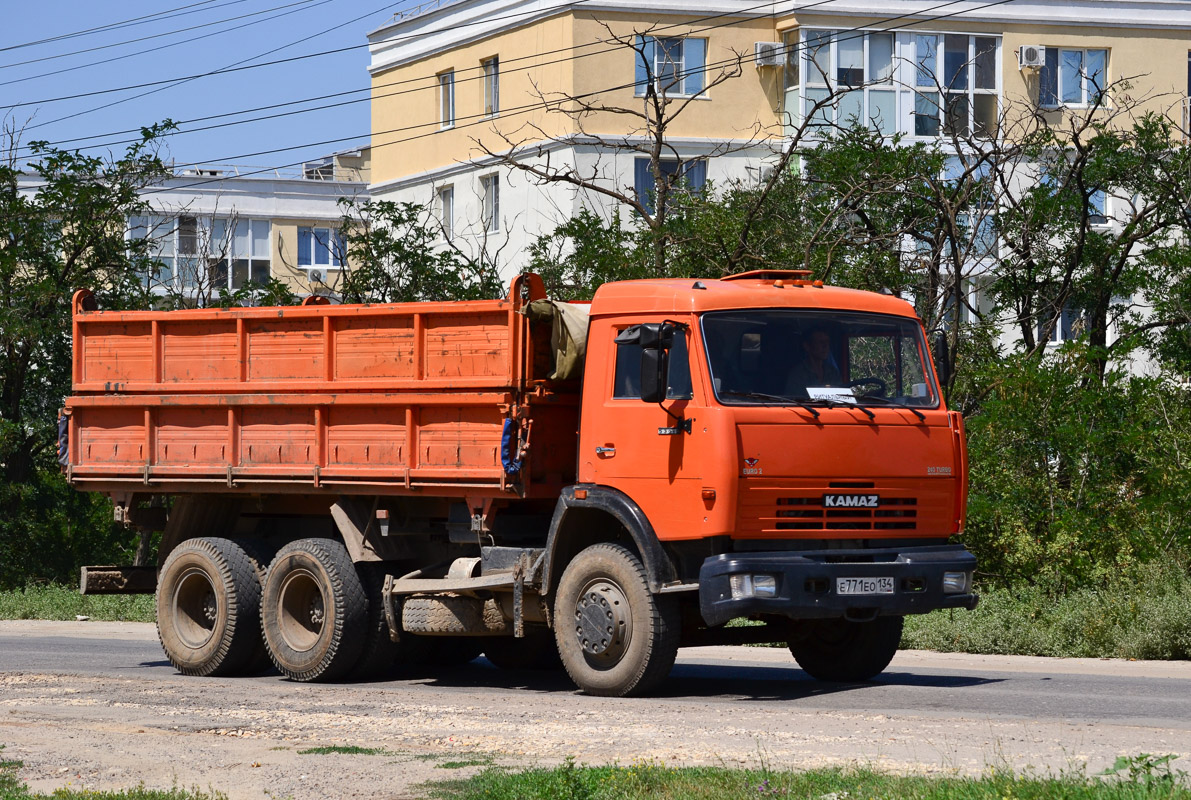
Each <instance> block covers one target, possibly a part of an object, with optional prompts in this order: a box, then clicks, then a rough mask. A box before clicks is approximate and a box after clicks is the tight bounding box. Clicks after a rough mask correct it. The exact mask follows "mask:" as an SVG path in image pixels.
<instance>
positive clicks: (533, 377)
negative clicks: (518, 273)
mask: <svg viewBox="0 0 1191 800" xmlns="http://www.w3.org/2000/svg"><path fill="white" fill-rule="evenodd" d="M543 295H544V291H543V289H542V285H541V281H540V279H539V278H537V276H525V277H521V278H518V279H517V280H516V281H514V283H513V287H512V292H511V293H510V296H509V298H510V299H504V300H487V301H474V302H454V303H399V304H387V305H304V306H301V307H286V308H232V309H186V310H179V311H164V312H157V311H124V312H104V311H98V310H94V301H93V300H92V299H91V297H90V293H88V292H79V293H78V294H76V296H75V306H74V361H73V370H74V372H73V386H74V394H73V396H72V397H70V398H69V399H68V400H67V403H66V415H67V419H68V451H67V454H66V455H67V457H66V463H65V464H64V468H65V470H66V472H67V476H68V479H69V480H70V482H71V483H72V484H74V485H76V486H78V487H79V488H82V489H92V490H98V491H108V492H131V491H137V492H146V491H148V492H160V493H170V492H175V491H221V492H227V491H228V490H229V489H230V490H237V489H238V490H249V491H254V492H263V491H283V492H298V491H301V492H309V491H312V490H313V491H326V492H332V493H340V494H354V493H361V494H377V493H380V494H386V493H388V494H392V493H406V492H415V491H418V492H425V491H426V490H428V489H431V488H433V489H435V491H434V492H433V493H434V494H460V495H463V494H466V495H472V496H474V495H477V494H489V495H505V496H510V495H512V496H517V495H520V496H528V495H539V494H540V495H545V494H549V493H550V492H556V491H557V489H558V487H560V486H561V485H562V484H563V483H564V482H569V481H570V480H573V478H572V477H571V476H573V473H574V453H575V449H574V448H575V443H574V440H575V430H576V419H577V395H576V394H575V393H574V392H567V391H562V392H560V391H556V389H557V387H550V386H549V385H548V384H546V382H545V381H543V380H542V377H544V375H545V374H546V373H547V372H548V368H549V364H548V358H549V356H548V349H547V348H548V342H545V343H544V344H543V343H541V342H535V341H531V330H530V327H531V326H530V324H529V323H528V321H527V320H526V317H525V315H523V314H521V313H519V311H520V308H521V306H522V305H523V304H524V303H526V302H529V301H530V300H532V299H538V298H540V297H542V296H543ZM534 327H535V330H536V328H537V326H534ZM546 336H547V338H548V331H547V332H546ZM535 338H538V339H540V338H541V337H540V336H538V337H535ZM535 353H536V355H535ZM543 353H545V354H546V360H547V363H546V364H542V363H541V356H542V354H543ZM540 376H541V377H540ZM510 419H512V420H514V421H515V423H516V425H515V427H514V431H513V432H514V433H516V434H518V439H517V441H519V442H520V444H521V446H522V449H525V450H526V453H525V463H524V466H523V468H522V469H521V470H520V471H519V472H513V473H511V474H510V472H509V471H506V469H505V468H504V466H503V465H502V458H501V438H502V432H503V431H504V429H505V427H506V420H510ZM531 431H532V434H533V439H536V440H545V439H549V440H550V447H545V446H543V447H541V448H539V451H538V452H535V449H534V448H533V447H532V441H528V442H527V441H526V440H527V439H528V438H529V435H530V433H531ZM568 443H569V446H567V445H568ZM560 444H561V445H562V446H561V447H560V446H559V445H560ZM535 456H537V457H536V458H535Z"/></svg>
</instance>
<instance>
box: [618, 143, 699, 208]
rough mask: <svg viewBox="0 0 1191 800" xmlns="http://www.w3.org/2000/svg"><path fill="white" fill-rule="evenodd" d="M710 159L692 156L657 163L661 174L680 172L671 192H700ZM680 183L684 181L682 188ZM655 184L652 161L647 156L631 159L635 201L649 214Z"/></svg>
mask: <svg viewBox="0 0 1191 800" xmlns="http://www.w3.org/2000/svg"><path fill="white" fill-rule="evenodd" d="M710 160H711V159H710V158H708V157H707V156H694V157H692V158H686V159H681V160H679V159H676V158H663V159H661V161H660V162H659V166H660V167H661V168H662V172H663V173H664V174H667V175H675V174H677V173H679V172H680V171H681V173H682V175H681V179H680V180H678V181H675V182H674V183H672V184H671V191H672V192H673V191H688V192H691V193H697V192H702V191H703V187H704V186H706V185H707V168H708V162H709V161H710ZM682 181H686V182H687V185H686V186H684V185H683V183H682ZM656 191H657V184H656V182H655V180H654V175H653V160H652V159H651V158H649V157H648V156H637V157H635V158H634V159H633V192H634V193H635V194H636V196H637V201H638V202H639V203H641V205H642V206H644V207H645V209H646V210H647V211H649V213H651V214H652V213H653V212H654V210H655V200H656V199H657V197H656V194H654V193H655V192H656Z"/></svg>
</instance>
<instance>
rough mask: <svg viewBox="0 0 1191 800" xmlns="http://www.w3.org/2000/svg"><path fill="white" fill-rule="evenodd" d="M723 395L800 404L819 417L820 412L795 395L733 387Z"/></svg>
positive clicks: (799, 405) (723, 392) (793, 404)
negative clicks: (743, 390)
mask: <svg viewBox="0 0 1191 800" xmlns="http://www.w3.org/2000/svg"><path fill="white" fill-rule="evenodd" d="M720 394H722V395H731V396H732V397H748V398H752V399H754V400H777V401H778V402H779V403H789V404H790V405H792V406H798V407H799V408H801V409H805V410H806V411H809V412H811V416H812V417H814V418H815V419H818V418H819V412H818V411H815V409H813V408H811V407H810V406H808V405H807V404H806V403H804V402H802V401H801V400H798V399H796V398H793V397H786V396H785V395H780V394H766V393H765V392H737V391H734V390H732V389H727V390H725V391H721V392H720Z"/></svg>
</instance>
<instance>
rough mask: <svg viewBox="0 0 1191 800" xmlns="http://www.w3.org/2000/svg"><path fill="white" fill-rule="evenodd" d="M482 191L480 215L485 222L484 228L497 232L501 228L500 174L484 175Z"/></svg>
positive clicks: (481, 183)
mask: <svg viewBox="0 0 1191 800" xmlns="http://www.w3.org/2000/svg"><path fill="white" fill-rule="evenodd" d="M480 193H481V195H482V197H481V209H480V217H481V219H482V220H483V223H484V230H486V231H489V232H491V233H495V232H496V231H499V230H500V176H499V175H482V176H481V177H480Z"/></svg>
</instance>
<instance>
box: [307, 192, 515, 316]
mask: <svg viewBox="0 0 1191 800" xmlns="http://www.w3.org/2000/svg"><path fill="white" fill-rule="evenodd" d="M340 203H341V205H342V207H343V212H344V214H343V219H342V221H341V223H340V231H341V232H342V233H341V241H340V242H339V243H338V244H337V245H336V246H337V247H338V248H339V249H340V258H342V259H343V260H344V262H345V263H349V264H350V265H351V269H350V270H345V271H344V273H343V275H342V278H341V279H340V280H339V282H338V283H336V284H335V285H331V286H328V287H327V290H328V291H329V292H331V293H334V294H336V295H338V297H339V298H340V299H341V300H342V301H343V302H345V303H403V302H412V301H416V300H476V299H481V298H494V297H501V296H503V295H504V291H505V288H504V286H503V285H502V284H501V281H500V276H499V275H498V273H497V270H496V268H495V266H494V265H493V264H492V263H490V262H488V261H487V260H486V259H485V258H484V257H483V256H481V257H480V258H479V259H472V258H469V257H467V256H465V255H464V254H463V253H462V251H460V250H459V249H458V248H457V247H455V246H454V245H453V244H452V243H451V242H450V241H449V240H448V242H447V244H446V246H442V245H438V244H436V237H437V236H438V232H437V231H436V230H435V227H434V223H433V220H432V216H431V214H430V212H429V210H428V209H427V208H426V207H424V206H420V205H417V204H415V203H395V202H392V201H389V200H376V201H373V200H363V201H361V200H354V199H345V200H341V201H340Z"/></svg>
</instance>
